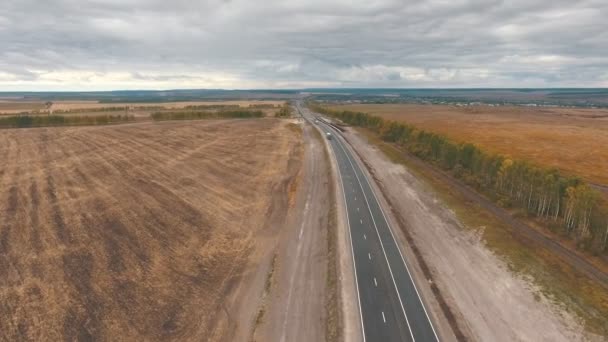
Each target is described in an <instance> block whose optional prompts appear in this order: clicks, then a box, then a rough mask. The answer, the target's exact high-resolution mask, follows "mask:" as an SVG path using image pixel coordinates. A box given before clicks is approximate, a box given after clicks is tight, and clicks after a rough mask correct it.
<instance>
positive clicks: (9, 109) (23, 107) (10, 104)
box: [0, 100, 45, 114]
mask: <svg viewBox="0 0 608 342" xmlns="http://www.w3.org/2000/svg"><path fill="white" fill-rule="evenodd" d="M42 109H45V104H44V102H36V101H35V102H32V101H15V100H0V113H3V114H5V113H6V114H16V113H21V112H25V111H30V110H42Z"/></svg>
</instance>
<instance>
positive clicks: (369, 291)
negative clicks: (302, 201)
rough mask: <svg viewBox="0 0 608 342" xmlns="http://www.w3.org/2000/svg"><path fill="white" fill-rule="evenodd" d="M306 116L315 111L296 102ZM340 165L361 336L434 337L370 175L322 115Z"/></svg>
mask: <svg viewBox="0 0 608 342" xmlns="http://www.w3.org/2000/svg"><path fill="white" fill-rule="evenodd" d="M297 107H298V109H299V111H300V113H301V114H302V115H303V116H304V118H305V119H307V120H308V121H310V122H313V121H314V115H313V114H312V113H311V112H310V111H309V110H308V109H307V108H305V107H303V106H302V105H301V104H300V103H298V104H297ZM316 125H319V127H320V128H321V130H322V131H323V132H330V133H331V134H332V139H330V140H329V143H330V146H331V148H332V150H333V154H334V156H335V159H336V163H337V165H338V169H339V176H340V183H341V185H342V190H343V191H342V193H343V195H344V203H345V206H346V212H347V221H348V228H349V231H350V241H351V247H352V256H353V265H354V268H355V281H356V287H357V292H358V297H359V298H358V300H359V310H360V318H361V329H362V335H363V340H364V341H419V342H422V341H438V340H439V339H438V337H437V334H436V333H435V330H434V328H433V325H432V323H431V320H430V318H429V316H428V314H427V311H426V309H425V307H424V304H423V303H422V300H421V299H420V295H419V293H418V290H417V289H416V286H415V284H414V282H413V280H412V277H411V274H410V272H409V270H408V267H407V265H406V263H405V259H404V258H403V254H402V253H401V250H400V248H399V246H398V244H397V242H396V241H395V237H394V235H393V232H392V230H391V229H392V228H391V227H390V226H389V224H388V221H387V219H386V217H385V214H384V211H383V210H382V208H381V206H380V204H379V202H378V200H377V198H376V195H375V193H374V191H373V190H372V188H371V185H370V183H369V180H368V179H367V176H366V174H365V173H364V172H362V170H361V167H360V164H359V162H358V161H357V159H356V158H355V157H354V156H353V153H352V152H351V150H350V148H349V146H348V145H347V143H346V142H345V141H344V140H343V138H342V136H341V134H340V132H339V131H338V130H336V129H334V128H333V127H331V126H329V125H327V124H326V123H324V122H323V121H319V122H318V123H316Z"/></svg>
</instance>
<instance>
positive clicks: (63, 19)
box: [0, 0, 608, 90]
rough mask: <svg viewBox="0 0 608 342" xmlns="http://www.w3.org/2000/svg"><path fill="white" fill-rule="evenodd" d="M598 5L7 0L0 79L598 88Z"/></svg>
mask: <svg viewBox="0 0 608 342" xmlns="http://www.w3.org/2000/svg"><path fill="white" fill-rule="evenodd" d="M606 15H608V2H606V1H596V0H580V1H574V2H573V1H568V0H513V1H509V2H505V1H500V0H458V1H445V0H424V1H413V0H410V1H401V0H380V1H373V2H370V1H363V0H333V1H331V0H330V1H327V0H310V1H305V0H298V1H294V0H267V1H263V2H251V1H246V0H208V1H197V2H192V1H188V0H174V1H164V0H129V1H126V0H121V1H118V0H95V1H90V0H89V1H80V0H78V1H77V0H48V1H45V2H40V1H37V0H3V1H2V2H0V42H2V43H3V46H2V49H0V90H12V89H13V88H21V89H25V88H28V87H29V88H28V89H34V90H44V89H47V88H49V87H52V88H53V89H62V88H63V89H68V88H69V89H78V88H79V87H82V88H86V89H97V88H99V89H101V88H103V89H113V88H120V89H134V88H138V89H158V88H196V87H225V88H251V87H299V86H307V85H312V86H323V85H326V86H378V87H417V86H420V87H443V86H445V87H467V86H468V87H478V86H504V87H512V86H521V85H524V84H525V85H526V86H601V85H603V84H605V78H603V77H602V76H601V75H602V74H603V73H604V72H605V70H606V69H608V59H607V58H606V57H605V56H608V33H607V31H606V30H605V25H604V22H605V19H604V18H605V17H606ZM34 70H35V71H34Z"/></svg>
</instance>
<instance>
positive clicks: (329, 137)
mask: <svg viewBox="0 0 608 342" xmlns="http://www.w3.org/2000/svg"><path fill="white" fill-rule="evenodd" d="M325 136H326V137H327V140H331V138H332V135H331V133H329V132H326V133H325Z"/></svg>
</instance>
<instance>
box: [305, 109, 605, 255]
mask: <svg viewBox="0 0 608 342" xmlns="http://www.w3.org/2000/svg"><path fill="white" fill-rule="evenodd" d="M311 107H312V108H313V109H314V110H316V111H317V112H320V113H324V114H327V115H330V116H332V117H335V118H337V119H340V120H341V121H342V122H344V123H347V124H350V125H353V126H359V127H365V128H368V129H370V130H371V131H373V132H375V133H377V134H378V136H379V137H380V138H381V139H382V140H384V141H386V142H390V143H393V144H395V145H397V146H398V147H400V148H401V149H404V150H406V151H408V152H410V153H412V154H414V155H416V156H417V157H418V158H420V159H422V160H425V161H428V162H431V163H432V164H434V165H436V166H439V167H440V168H442V169H444V170H447V171H449V172H450V173H451V174H452V175H453V176H455V177H456V178H459V179H461V180H463V181H464V182H465V183H467V184H468V185H470V186H472V187H474V188H475V189H476V190H478V191H479V192H481V193H484V194H485V195H486V196H488V197H489V198H490V199H492V200H493V201H495V202H496V203H497V204H498V205H499V206H502V207H507V208H509V207H511V208H518V209H522V210H524V211H525V212H526V213H527V214H528V215H530V216H533V217H536V218H538V219H539V220H540V221H541V222H542V223H543V224H544V225H545V226H546V227H547V228H549V229H551V230H552V231H555V232H559V233H562V234H564V235H566V236H568V237H570V238H572V239H574V240H575V241H576V243H577V246H578V247H579V248H581V249H584V250H588V251H591V252H593V253H603V252H605V251H606V249H607V248H606V247H607V244H608V209H607V208H606V203H605V201H603V200H602V197H601V195H600V193H599V192H598V191H596V190H595V189H593V188H591V187H590V186H589V184H587V183H585V182H584V181H582V180H581V179H580V178H578V177H571V176H566V175H563V174H561V173H560V172H559V170H557V169H555V168H544V167H540V166H537V165H534V164H532V163H530V162H528V161H525V160H518V159H513V158H509V157H506V156H503V155H500V154H495V153H489V152H487V151H484V150H482V149H481V148H479V147H478V146H476V145H473V144H471V143H456V142H453V141H451V140H450V139H448V138H447V137H446V136H444V135H441V134H437V133H433V132H428V131H424V130H421V129H418V128H416V127H415V126H412V125H409V124H405V123H400V122H395V121H391V120H385V119H383V118H381V117H378V116H373V115H370V114H367V113H361V112H353V111H338V110H331V109H328V108H326V107H322V106H319V105H311Z"/></svg>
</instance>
